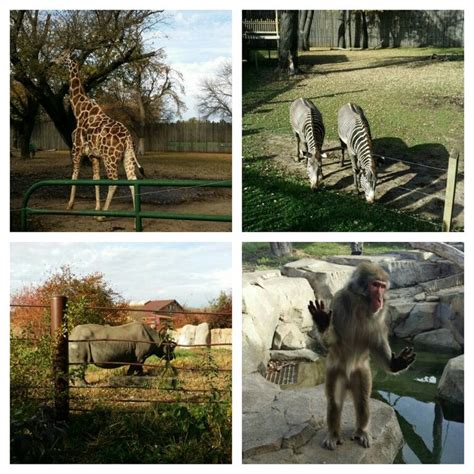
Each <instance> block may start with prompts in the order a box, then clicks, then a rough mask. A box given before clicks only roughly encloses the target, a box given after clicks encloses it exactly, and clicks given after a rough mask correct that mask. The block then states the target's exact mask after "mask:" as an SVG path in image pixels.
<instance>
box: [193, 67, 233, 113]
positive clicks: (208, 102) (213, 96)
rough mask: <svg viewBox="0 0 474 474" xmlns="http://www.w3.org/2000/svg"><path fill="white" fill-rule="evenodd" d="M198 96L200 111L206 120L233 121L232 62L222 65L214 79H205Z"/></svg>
mask: <svg viewBox="0 0 474 474" xmlns="http://www.w3.org/2000/svg"><path fill="white" fill-rule="evenodd" d="M200 89H201V93H200V94H199V95H198V97H197V100H198V111H199V114H200V115H201V117H202V118H204V119H205V120H208V119H210V118H211V117H218V118H221V119H223V120H226V121H229V122H230V121H231V120H232V62H231V61H225V62H223V63H222V65H221V67H220V69H219V71H218V72H217V74H216V75H215V76H213V77H208V78H206V79H204V80H203V81H202V82H201V84H200Z"/></svg>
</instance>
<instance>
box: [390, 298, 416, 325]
mask: <svg viewBox="0 0 474 474" xmlns="http://www.w3.org/2000/svg"><path fill="white" fill-rule="evenodd" d="M386 304H387V316H386V318H387V323H388V326H389V328H390V334H393V331H394V328H396V327H397V326H399V325H400V324H401V323H402V322H403V321H404V320H405V319H406V318H407V317H408V315H409V314H410V312H411V311H412V310H413V308H414V307H415V303H413V302H411V301H410V302H407V301H405V300H401V299H400V300H394V301H388V302H387V303H386Z"/></svg>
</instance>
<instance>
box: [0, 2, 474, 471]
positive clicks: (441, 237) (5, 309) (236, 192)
mask: <svg viewBox="0 0 474 474" xmlns="http://www.w3.org/2000/svg"><path fill="white" fill-rule="evenodd" d="M37 8H39V9H51V10H53V9H96V8H103V9H130V8H137V9H142V8H147V9H165V10H166V9H168V10H179V9H185V10H195V9H199V10H232V12H233V20H232V25H233V33H232V38H233V50H232V52H233V131H232V139H233V155H232V158H233V165H232V179H233V204H232V213H233V231H232V233H222V232H219V233H141V234H138V233H123V234H115V233H107V234H104V233H69V232H68V233H37V234H34V233H31V234H29V233H27V234H22V233H11V232H10V231H9V218H8V217H9V212H10V211H9V201H10V198H9V165H8V167H7V166H5V165H4V166H5V168H6V169H7V170H8V172H4V173H3V174H2V175H0V182H1V185H0V202H1V203H2V208H3V209H4V212H3V213H2V219H1V220H0V237H1V238H0V258H1V260H0V262H1V264H2V267H3V268H4V269H5V270H4V271H3V272H2V277H3V278H2V279H1V280H0V282H1V283H3V284H0V301H1V308H2V314H3V318H2V319H4V321H3V322H2V323H1V324H0V335H1V344H0V351H1V352H0V360H1V361H3V363H1V364H0V376H1V379H0V380H1V402H2V405H1V411H0V413H1V416H0V420H1V427H0V467H1V468H5V469H8V470H9V471H16V472H23V471H26V470H27V469H28V470H31V469H35V471H36V470H37V469H39V470H40V471H41V472H43V471H44V472H45V471H46V470H48V471H50V470H53V471H54V470H59V469H65V468H66V466H64V467H63V466H57V465H48V466H46V465H45V466H41V465H35V466H15V465H10V464H9V424H8V419H9V406H8V390H9V373H8V363H7V361H8V360H9V318H8V314H9V277H8V276H7V272H9V261H10V244H11V243H15V242H50V243H51V244H54V243H55V242H64V241H69V242H138V241H140V242H228V243H230V244H232V267H233V280H232V284H233V288H232V291H233V303H234V308H233V328H234V331H233V448H232V452H233V463H232V465H225V466H211V465H206V466H198V465H193V466H185V465H178V466H161V465H145V466H140V467H139V468H138V469H144V470H146V471H155V470H156V469H173V471H175V470H178V472H185V471H186V472H188V470H189V469H192V471H193V473H195V472H197V473H204V472H208V471H210V470H212V471H214V472H217V470H218V472H219V473H221V472H222V471H224V474H225V473H228V472H240V471H242V472H249V473H257V472H258V473H259V474H261V473H263V472H264V471H266V472H272V473H274V472H278V473H279V472H284V471H285V472H286V471H287V469H291V470H295V469H296V470H297V471H298V472H313V470H314V469H318V468H319V469H323V470H324V471H325V472H329V471H335V470H336V471H338V472H339V469H340V467H339V466H337V465H325V466H324V467H322V466H321V467H320V466H313V465H298V466H291V467H288V466H286V465H242V461H241V447H242V441H241V436H242V433H241V428H242V417H241V413H242V411H241V402H242V396H241V368H242V364H241V356H242V350H241V341H242V339H241V329H242V323H241V310H242V305H241V296H242V290H241V273H242V262H241V246H242V242H257V241H260V242H269V241H273V242H277V241H289V242H291V241H293V242H318V241H319V242H348V241H365V242H370V241H372V242H375V241H377V242H383V241H388V242H405V241H418V242H422V241H427V242H429V241H445V242H448V241H449V242H455V241H463V242H465V259H466V265H465V282H466V283H465V284H466V285H467V286H468V287H470V285H471V274H472V269H473V252H472V245H471V243H473V242H474V231H473V229H472V226H471V225H470V224H471V223H472V205H473V200H472V197H471V196H472V193H471V192H470V190H469V187H466V191H465V209H466V211H465V221H466V222H465V232H464V233H453V234H441V233H392V232H389V233H378V232H376V233H286V232H283V233H282V232H278V233H243V232H242V231H241V223H242V219H241V211H242V204H241V203H242V185H241V183H242V181H241V178H242V171H241V156H242V142H241V128H242V116H241V111H242V105H241V100H242V92H241V91H242V74H241V71H242V69H241V11H242V10H246V9H284V8H292V9H331V10H334V9H351V8H352V9H354V8H364V9H384V8H385V9H398V10H400V9H419V10H423V9H424V10H428V9H430V10H433V9H462V10H465V28H464V31H465V53H466V54H465V58H466V61H465V124H464V128H465V130H467V131H469V130H471V128H470V127H471V125H472V124H473V120H472V113H473V108H472V97H471V94H472V87H473V83H472V81H473V79H474V77H473V74H472V52H471V50H470V48H471V47H472V46H473V44H474V43H473V41H472V36H473V34H474V30H473V29H472V28H473V23H472V21H471V20H472V17H473V15H474V3H473V2H471V3H469V2H467V0H466V1H456V0H452V1H446V0H445V1H440V0H432V1H428V0H422V1H416V2H413V1H411V2H410V1H407V0H399V1H396V2H395V1H393V2H392V1H386V0H379V1H374V0H370V1H367V0H359V1H355V0H350V1H338V0H335V1H328V0H313V1H308V0H293V1H290V0H286V1H282V0H275V1H270V0H254V1H248V0H243V1H241V2H238V1H237V0H220V1H219V0H200V1H199V2H193V1H192V0H173V1H171V0H135V1H133V2H132V1H130V0H114V1H113V2H112V1H104V0H95V1H90V0H84V1H81V2H66V1H64V0H63V1H53V0H43V1H41V0H40V1H31V0H30V1H22V0H18V1H12V0H3V1H2V3H1V4H0V25H1V26H0V35H1V39H2V44H3V45H4V47H3V48H0V64H1V66H2V68H1V70H2V71H3V73H2V74H1V75H0V77H1V94H2V95H1V108H0V110H1V111H2V113H1V124H2V126H1V129H0V130H1V132H0V133H1V137H2V140H1V142H0V143H2V144H3V147H2V150H3V152H4V153H3V160H5V163H6V161H7V160H8V159H9V158H8V156H9V155H7V152H8V150H9V148H8V149H7V144H9V48H8V47H7V45H9V10H10V9H37ZM466 150H467V151H471V150H472V151H474V147H473V141H472V138H471V136H470V134H469V132H468V133H465V151H466ZM465 156H466V153H465ZM5 168H4V169H5ZM471 168H472V166H471V165H470V163H469V161H468V160H466V162H465V176H467V177H469V176H471V174H472V173H473V171H472V169H471ZM7 262H8V263H7ZM473 308H474V305H473V301H472V296H470V295H469V292H466V303H465V314H466V315H469V312H470V310H471V309H473ZM465 331H466V339H467V340H468V341H470V336H471V334H472V323H471V322H470V318H469V317H466V320H465ZM466 357H467V363H466V373H465V399H466V400H470V395H471V394H472V393H473V389H472V376H471V375H472V362H473V361H472V357H471V356H470V352H469V348H468V349H466ZM472 422H473V416H472V406H470V404H469V402H468V403H467V404H466V405H465V447H466V448H468V449H465V463H464V465H460V466H449V467H448V466H446V467H443V466H432V465H431V466H419V465H416V466H415V465H410V466H408V465H404V466H396V465H393V466H386V468H387V469H404V470H409V471H412V470H413V472H414V470H415V469H417V470H418V469H430V470H438V469H455V470H456V471H458V470H465V469H469V466H471V468H472V467H473V464H474V463H473V458H474V457H473V455H472V454H471V453H470V452H469V445H470V444H471V443H472V440H473V436H472V432H473V430H472ZM341 467H342V466H341ZM342 468H343V469H345V467H342ZM384 468H385V466H384ZM67 469H68V471H70V470H72V471H77V472H79V470H81V469H83V466H82V465H68V466H67ZM87 469H88V470H89V469H92V470H94V471H95V470H99V469H100V471H101V472H102V471H103V470H104V469H105V470H108V469H113V471H114V472H127V473H128V472H129V470H130V469H137V467H132V466H128V465H103V466H87ZM375 469H378V466H366V465H364V466H351V471H352V470H353V471H354V472H364V473H365V472H366V471H370V470H375Z"/></svg>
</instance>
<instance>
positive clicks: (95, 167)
mask: <svg viewBox="0 0 474 474" xmlns="http://www.w3.org/2000/svg"><path fill="white" fill-rule="evenodd" d="M91 161H92V179H100V162H99V159H98V158H95V157H92V158H91ZM95 210H96V211H100V186H96V187H95Z"/></svg>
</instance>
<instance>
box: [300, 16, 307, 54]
mask: <svg viewBox="0 0 474 474" xmlns="http://www.w3.org/2000/svg"><path fill="white" fill-rule="evenodd" d="M307 17H308V10H300V13H299V26H298V49H300V50H303V51H304V49H303V48H304V46H303V42H304V25H305V23H306V18H307Z"/></svg>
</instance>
